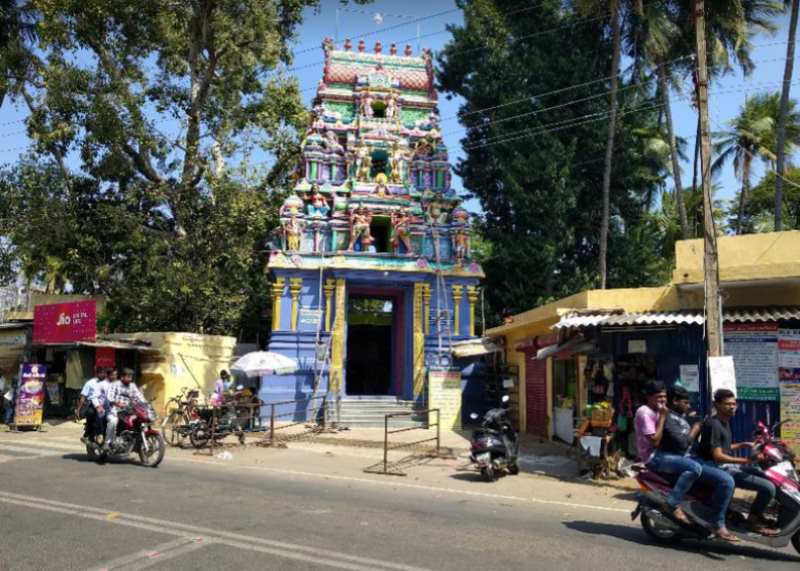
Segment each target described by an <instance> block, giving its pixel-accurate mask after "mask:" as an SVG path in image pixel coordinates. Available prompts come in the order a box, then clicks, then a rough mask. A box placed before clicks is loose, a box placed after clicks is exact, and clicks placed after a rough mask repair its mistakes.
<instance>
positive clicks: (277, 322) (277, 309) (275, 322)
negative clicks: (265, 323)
mask: <svg viewBox="0 0 800 571" xmlns="http://www.w3.org/2000/svg"><path fill="white" fill-rule="evenodd" d="M284 284H285V281H284V279H283V278H280V277H279V278H275V282H274V283H273V284H272V330H273V331H278V330H279V329H280V328H281V297H283V286H284Z"/></svg>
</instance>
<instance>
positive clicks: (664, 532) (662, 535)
mask: <svg viewBox="0 0 800 571" xmlns="http://www.w3.org/2000/svg"><path fill="white" fill-rule="evenodd" d="M641 520H642V529H643V530H644V532H645V533H646V534H647V535H648V536H649V537H650V539H652V540H653V541H655V542H656V543H672V542H674V541H676V540H678V539H679V535H678V533H677V532H676V531H675V530H673V529H667V528H665V527H663V526H661V525H659V523H658V522H657V521H656V520H655V519H653V518H651V517H650V516H649V515H648V513H647V511H646V510H645V511H643V512H642V515H641Z"/></svg>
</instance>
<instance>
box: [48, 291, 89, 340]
mask: <svg viewBox="0 0 800 571" xmlns="http://www.w3.org/2000/svg"><path fill="white" fill-rule="evenodd" d="M96 337H97V302H95V301H94V300H90V301H73V302H67V303H54V304H50V305H37V306H36V308H34V310H33V343H34V344H52V343H73V342H75V341H94V340H95V339H96Z"/></svg>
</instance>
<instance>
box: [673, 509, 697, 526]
mask: <svg viewBox="0 0 800 571" xmlns="http://www.w3.org/2000/svg"><path fill="white" fill-rule="evenodd" d="M672 517H674V518H675V519H676V520H678V521H679V522H680V523H682V524H683V525H692V522H691V520H689V516H687V515H686V512H685V511H683V510H682V509H681V506H676V507H675V509H674V510H672Z"/></svg>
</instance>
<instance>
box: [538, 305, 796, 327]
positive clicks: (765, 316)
mask: <svg viewBox="0 0 800 571" xmlns="http://www.w3.org/2000/svg"><path fill="white" fill-rule="evenodd" d="M722 315H723V320H724V321H725V322H727V323H744V322H770V321H782V320H788V319H800V307H762V308H742V309H729V310H723V312H722ZM704 322H705V317H704V315H703V312H702V311H697V310H696V311H650V312H640V313H622V312H618V311H617V312H608V311H603V312H595V313H589V312H571V313H567V314H565V315H563V316H562V317H561V319H560V320H559V322H558V323H556V324H555V325H553V329H582V328H584V327H599V326H603V327H622V326H636V325H702V324H703V323H704Z"/></svg>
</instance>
